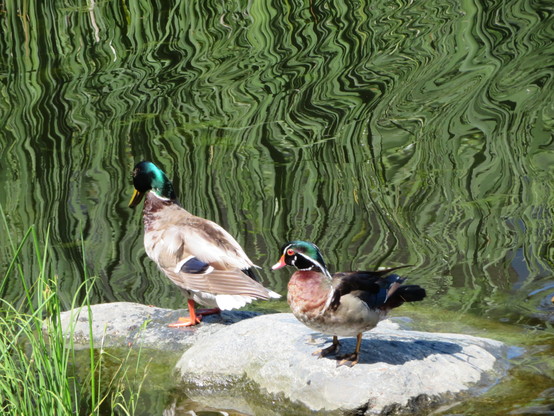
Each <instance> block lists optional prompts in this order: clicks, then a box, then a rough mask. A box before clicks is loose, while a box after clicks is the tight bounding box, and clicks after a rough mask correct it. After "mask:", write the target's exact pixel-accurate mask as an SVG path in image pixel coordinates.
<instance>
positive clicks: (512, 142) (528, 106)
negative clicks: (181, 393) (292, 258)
mask: <svg viewBox="0 0 554 416" xmlns="http://www.w3.org/2000/svg"><path fill="white" fill-rule="evenodd" d="M377 3H378V4H377ZM553 16H554V4H552V2H550V1H525V0H517V1H504V0H502V1H501V0H496V1H494V0H487V1H485V0H481V1H460V2H439V1H425V2H423V1H421V2H418V1H416V2H412V1H403V0H400V1H383V2H368V1H344V2H329V1H318V0H309V1H301V0H299V1H292V2H290V1H275V2H269V1H268V2H265V1H239V0H236V1H214V0H205V1H195V0H190V1H180V2H162V1H143V0H137V1H130V2H127V1H119V2H116V1H108V0H106V1H94V0H89V1H88V2H81V3H79V2H73V1H70V0H67V1H62V0H53V1H51V2H30V1H26V0H21V1H19V2H16V1H11V0H5V1H0V31H1V36H0V56H1V59H0V146H1V147H0V181H1V183H2V187H3V188H2V189H3V192H1V193H0V204H1V207H2V210H3V212H4V214H5V216H6V218H7V222H8V224H9V231H8V232H7V233H6V230H5V228H2V238H1V239H0V262H1V263H0V264H1V265H2V269H3V270H4V268H5V266H6V265H7V263H8V262H9V261H10V260H11V258H12V251H11V248H10V244H9V240H10V239H11V240H12V241H14V242H17V241H19V240H20V239H21V238H22V237H23V235H24V233H25V232H26V231H27V229H28V227H29V226H30V225H32V224H35V225H36V227H37V229H38V232H39V234H40V235H41V236H42V237H44V236H45V235H46V230H47V229H48V227H50V235H51V238H50V240H51V244H52V248H51V254H52V257H53V259H54V262H53V263H54V264H53V270H52V273H55V274H57V275H59V277H60V279H61V286H62V289H63V294H62V297H63V298H64V299H65V301H66V302H69V301H70V300H71V298H72V296H73V293H74V291H75V290H76V288H77V287H78V286H79V284H80V283H81V281H82V279H83V276H84V274H85V270H86V271H87V272H88V273H89V274H90V275H95V276H98V277H99V282H98V284H97V286H96V293H95V301H98V302H109V301H133V302H142V303H146V304H155V305H158V306H162V307H173V308H177V307H182V306H183V300H182V298H181V296H180V294H179V293H178V292H177V291H176V290H175V288H174V287H173V286H172V285H171V284H170V282H169V281H168V280H167V279H165V278H164V277H163V276H161V275H160V273H159V272H158V271H157V269H156V267H155V265H153V264H152V262H150V261H149V260H148V259H147V257H146V255H145V253H144V249H143V246H142V224H141V220H140V212H138V211H133V210H131V209H129V208H128V207H127V203H128V201H129V197H130V195H131V190H132V184H131V179H130V171H131V169H132V167H133V166H134V164H135V163H136V162H137V161H139V160H143V159H148V160H152V161H154V162H156V163H157V164H159V165H160V166H161V167H163V169H164V170H165V171H166V173H167V174H168V176H170V177H171V178H173V180H174V184H175V186H176V189H177V191H178V194H179V196H180V199H181V201H182V203H183V205H184V206H185V207H186V208H187V209H189V210H190V211H191V212H193V213H195V214H197V215H200V216H204V217H206V218H210V219H213V220H215V221H217V222H219V223H220V224H222V225H223V226H225V228H227V229H228V230H229V231H230V232H231V233H232V234H233V235H235V236H236V237H237V239H238V240H239V241H240V242H241V243H242V244H243V245H244V247H245V249H246V251H247V253H248V254H249V255H250V257H251V258H252V259H253V260H254V261H255V262H256V263H257V264H259V265H260V266H262V267H263V271H262V272H261V275H262V279H263V281H264V284H265V285H267V286H270V287H272V288H273V289H275V290H278V291H280V292H281V293H285V292H286V283H287V278H288V276H289V274H290V271H283V272H279V273H277V272H271V271H270V270H269V267H270V265H271V264H273V263H274V262H275V261H276V259H277V257H278V255H279V248H280V246H281V245H282V244H283V243H284V242H285V241H287V240H288V239H292V238H300V239H305V240H311V241H314V242H316V243H317V244H318V245H319V246H320V247H321V248H322V250H323V252H324V255H325V257H326V258H327V260H328V263H330V265H331V268H332V269H333V270H346V269H352V268H373V267H376V266H385V265H388V266H391V265H398V264H403V263H406V264H411V265H414V266H413V268H412V269H411V270H410V271H409V273H408V274H409V276H410V278H411V282H412V283H418V284H421V285H423V286H425V287H426V288H427V293H428V298H427V300H426V301H425V302H423V303H422V304H421V305H417V306H416V307H411V306H410V307H407V308H406V309H405V310H404V311H399V312H398V313H399V314H407V315H410V314H411V315H412V316H414V325H415V326H416V327H417V328H419V329H429V330H442V331H454V330H455V331H459V332H467V333H472V334H478V335H484V336H490V337H493V338H496V339H501V340H504V341H506V342H509V343H511V344H513V345H519V346H523V347H524V348H525V349H526V351H527V352H526V354H524V355H523V356H522V357H520V358H519V359H518V360H517V361H516V362H515V363H514V364H515V368H514V370H513V371H512V373H511V374H510V375H509V377H508V379H507V381H504V382H503V383H500V384H499V385H498V386H496V387H495V388H494V389H493V391H492V392H489V394H488V395H485V396H484V397H483V398H481V399H477V400H473V401H469V402H465V403H462V404H461V405H460V406H458V407H456V408H454V410H452V409H451V411H452V412H453V413H466V414H483V413H482V412H484V411H485V410H483V409H486V413H487V414H506V413H507V412H511V411H513V412H516V413H515V414H523V413H525V412H527V413H526V414H539V413H540V412H542V411H550V412H552V411H554V410H552V409H553V408H554V398H553V397H552V396H554V393H552V392H553V391H554V390H552V389H553V388H554V380H553V378H554V364H553V362H552V359H551V358H549V357H551V356H552V354H553V353H554V335H553V334H554V331H553V328H552V323H553V322H554V312H553V305H552V303H551V301H550V299H551V298H552V296H553V295H554V277H553V261H554V245H553V244H554V243H553V242H554V237H553V233H552V228H553V213H554V192H553V188H554V88H553V84H554V47H553V41H554V17H553ZM8 234H9V236H8ZM8 237H9V238H8ZM81 241H83V242H84V243H83V247H84V249H85V257H86V259H87V260H86V263H83V261H82V257H83V255H82V252H81ZM22 258H23V259H24V262H23V267H24V268H25V269H26V270H27V271H28V275H29V276H33V275H34V273H33V272H34V269H35V268H36V265H35V264H36V263H35V259H34V253H33V252H32V251H31V249H30V248H29V249H28V250H27V249H24V251H23V254H22ZM20 290H21V288H20V287H19V285H18V283H15V282H14V283H13V284H11V285H8V286H7V287H5V288H3V293H1V294H0V295H1V296H2V297H5V298H8V299H12V300H16V299H18V296H19V295H20ZM492 397H495V398H496V397H500V398H501V399H502V400H500V401H499V400H496V399H492ZM167 401H169V399H167ZM166 404H167V403H166ZM153 406H154V405H153ZM154 407H155V406H154ZM162 407H163V406H162ZM185 407H186V406H185ZM475 409H478V410H475ZM548 409H550V410H548ZM149 412H155V413H158V414H159V413H161V409H159V408H157V407H156V408H155V409H149V410H148V412H147V413H146V414H150V413H149ZM518 412H519V413H518Z"/></svg>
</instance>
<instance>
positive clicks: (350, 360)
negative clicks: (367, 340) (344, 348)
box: [337, 333, 362, 367]
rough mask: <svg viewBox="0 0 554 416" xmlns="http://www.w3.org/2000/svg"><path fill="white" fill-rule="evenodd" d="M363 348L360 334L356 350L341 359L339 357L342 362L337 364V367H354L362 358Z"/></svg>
mask: <svg viewBox="0 0 554 416" xmlns="http://www.w3.org/2000/svg"><path fill="white" fill-rule="evenodd" d="M361 346H362V334H361V333H360V334H358V339H357V340H356V349H355V350H354V352H353V353H352V354H346V355H343V356H340V357H337V358H338V359H339V360H340V361H339V362H338V363H337V367H340V366H341V365H347V366H348V367H354V366H355V365H356V364H358V359H359V357H360V347H361Z"/></svg>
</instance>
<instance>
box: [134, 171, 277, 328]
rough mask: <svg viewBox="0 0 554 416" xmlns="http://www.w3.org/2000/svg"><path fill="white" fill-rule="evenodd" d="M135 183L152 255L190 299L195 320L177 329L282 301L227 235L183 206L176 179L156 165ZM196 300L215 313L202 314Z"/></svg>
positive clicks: (182, 321)
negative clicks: (263, 302)
mask: <svg viewBox="0 0 554 416" xmlns="http://www.w3.org/2000/svg"><path fill="white" fill-rule="evenodd" d="M133 184H134V186H135V191H134V193H133V196H132V198H131V201H130V202H129V206H130V207H135V206H136V205H137V204H138V203H139V202H140V201H141V200H142V198H143V197H146V198H145V202H144V209H143V220H144V248H145V249H146V254H147V255H148V257H150V259H152V260H153V261H154V262H155V263H156V264H157V265H158V267H159V268H160V269H161V270H162V271H163V272H164V274H165V275H166V276H167V277H168V278H169V279H170V280H171V281H172V282H173V283H174V284H175V285H177V286H178V287H179V289H181V291H182V292H183V294H184V295H185V297H186V298H187V299H188V309H189V315H190V316H189V317H188V318H179V322H176V323H174V324H170V326H171V327H184V326H193V325H196V324H197V323H199V322H200V320H201V318H202V315H206V314H208V313H217V312H220V311H221V310H229V309H236V308H241V307H243V306H244V305H246V304H247V303H250V302H252V301H253V300H254V299H270V298H279V297H280V295H279V294H278V293H275V292H273V291H271V290H269V289H266V288H265V287H263V286H262V285H261V284H260V283H258V282H257V281H256V280H255V279H256V274H255V273H254V268H255V267H257V266H255V265H254V263H252V261H251V260H250V259H249V258H248V256H247V255H246V253H245V252H244V250H243V249H242V247H241V246H240V245H239V243H237V241H236V240H235V239H234V238H233V237H232V236H231V235H230V234H229V233H228V232H227V231H225V230H224V229H223V228H222V227H221V226H219V225H218V224H216V223H215V222H213V221H210V220H207V219H204V218H200V217H197V216H195V215H192V214H191V213H190V212H188V211H186V210H185V209H183V208H182V207H181V206H180V205H179V203H178V202H177V197H176V195H175V192H174V190H173V185H172V183H171V181H170V180H169V179H168V178H167V176H166V175H165V173H164V172H163V171H162V170H161V169H160V168H158V167H157V166H156V165H155V164H153V163H152V162H147V161H144V162H140V163H138V164H137V165H136V166H135V168H134V170H133ZM195 302H197V303H199V304H201V305H204V306H207V307H209V308H212V309H211V310H205V311H201V312H199V313H197V311H196V309H195Z"/></svg>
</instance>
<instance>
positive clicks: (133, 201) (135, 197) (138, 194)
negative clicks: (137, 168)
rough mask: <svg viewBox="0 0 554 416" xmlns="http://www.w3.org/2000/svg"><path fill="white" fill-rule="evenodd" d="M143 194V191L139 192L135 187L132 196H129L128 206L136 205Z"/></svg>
mask: <svg viewBox="0 0 554 416" xmlns="http://www.w3.org/2000/svg"><path fill="white" fill-rule="evenodd" d="M143 196H144V193H143V192H139V191H137V190H136V189H135V192H133V196H132V197H131V200H130V201H129V206H130V207H136V206H137V205H138V203H139V202H140V201H141V200H142V197H143Z"/></svg>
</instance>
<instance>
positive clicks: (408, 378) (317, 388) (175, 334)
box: [62, 302, 508, 415]
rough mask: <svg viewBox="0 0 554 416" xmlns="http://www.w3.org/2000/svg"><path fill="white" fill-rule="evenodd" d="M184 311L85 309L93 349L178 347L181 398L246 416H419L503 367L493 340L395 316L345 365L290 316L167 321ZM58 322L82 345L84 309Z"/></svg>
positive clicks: (485, 383)
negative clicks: (425, 328)
mask: <svg viewBox="0 0 554 416" xmlns="http://www.w3.org/2000/svg"><path fill="white" fill-rule="evenodd" d="M186 313H187V312H186V311H185V310H177V311H174V310H167V309H160V308H155V307H148V306H144V305H140V304H134V303H123V302H120V303H111V304H101V305H93V306H92V307H91V314H92V316H93V321H92V333H93V339H94V344H95V347H97V348H99V347H104V348H108V347H126V346H128V345H130V344H134V345H138V344H140V345H141V346H142V347H145V348H150V349H155V350H161V351H173V352H178V351H184V354H183V355H182V357H181V359H180V360H179V362H178V364H177V366H176V370H177V371H176V373H177V374H178V375H180V377H181V379H182V380H183V388H184V389H185V391H184V392H185V394H186V396H187V397H189V398H190V399H192V400H193V401H196V402H198V403H203V404H204V405H206V406H211V407H213V408H218V409H228V410H235V411H238V412H241V413H244V414H247V415H258V414H264V415H281V414H295V415H302V414H312V413H313V411H317V412H318V414H320V415H323V414H334V415H335V414H356V415H363V414H366V415H370V414H399V413H405V414H414V413H418V412H427V411H428V410H429V409H430V408H433V407H436V406H437V405H438V404H443V403H448V402H452V401H453V400H455V399H456V398H457V397H460V396H463V395H465V394H474V393H479V392H480V391H483V390H484V389H486V388H488V387H490V386H491V385H493V384H494V383H495V382H496V381H497V380H498V379H499V378H500V377H501V376H502V375H504V374H505V372H506V370H507V368H508V360H507V358H506V357H507V353H508V348H507V347H506V345H504V344H502V343H501V342H498V341H494V340H490V339H485V338H476V337H472V336H467V335H460V334H444V333H426V332H416V331H410V330H405V329H400V326H399V324H398V323H396V322H397V321H400V322H401V318H400V319H399V318H395V322H392V321H391V320H387V321H383V322H381V323H380V324H379V325H378V326H377V327H376V328H375V329H373V330H372V331H370V332H367V333H365V334H364V338H363V342H362V350H361V356H360V362H359V364H357V365H356V366H354V367H352V368H349V367H344V366H342V367H337V366H336V360H335V359H334V357H326V358H322V359H318V358H317V357H315V356H313V355H312V353H313V352H314V351H315V350H316V349H318V348H321V347H322V346H327V345H329V342H330V340H331V337H329V336H325V335H322V334H319V333H315V332H313V331H312V330H310V329H309V328H307V327H305V326H304V325H302V324H301V323H299V322H298V321H297V320H296V319H295V318H294V317H293V316H292V314H288V313H280V314H271V315H257V314H256V313H253V312H242V311H232V312H223V313H222V314H221V315H215V316H207V317H205V319H204V321H203V323H202V324H201V325H199V326H198V327H195V328H191V329H172V328H168V327H167V324H168V323H170V322H173V321H176V320H177V318H178V317H179V316H183V315H186ZM62 326H63V328H64V329H65V330H66V331H67V330H68V328H70V327H71V326H73V332H72V333H73V340H74V343H75V345H76V346H77V347H78V346H84V347H88V345H89V337H90V328H89V322H88V310H87V309H86V308H83V309H82V310H80V311H79V310H73V311H68V312H64V313H63V314H62ZM341 344H342V350H341V352H342V353H345V352H350V351H353V350H354V347H355V339H354V338H341ZM291 409H294V410H291ZM291 411H292V413H291Z"/></svg>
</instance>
